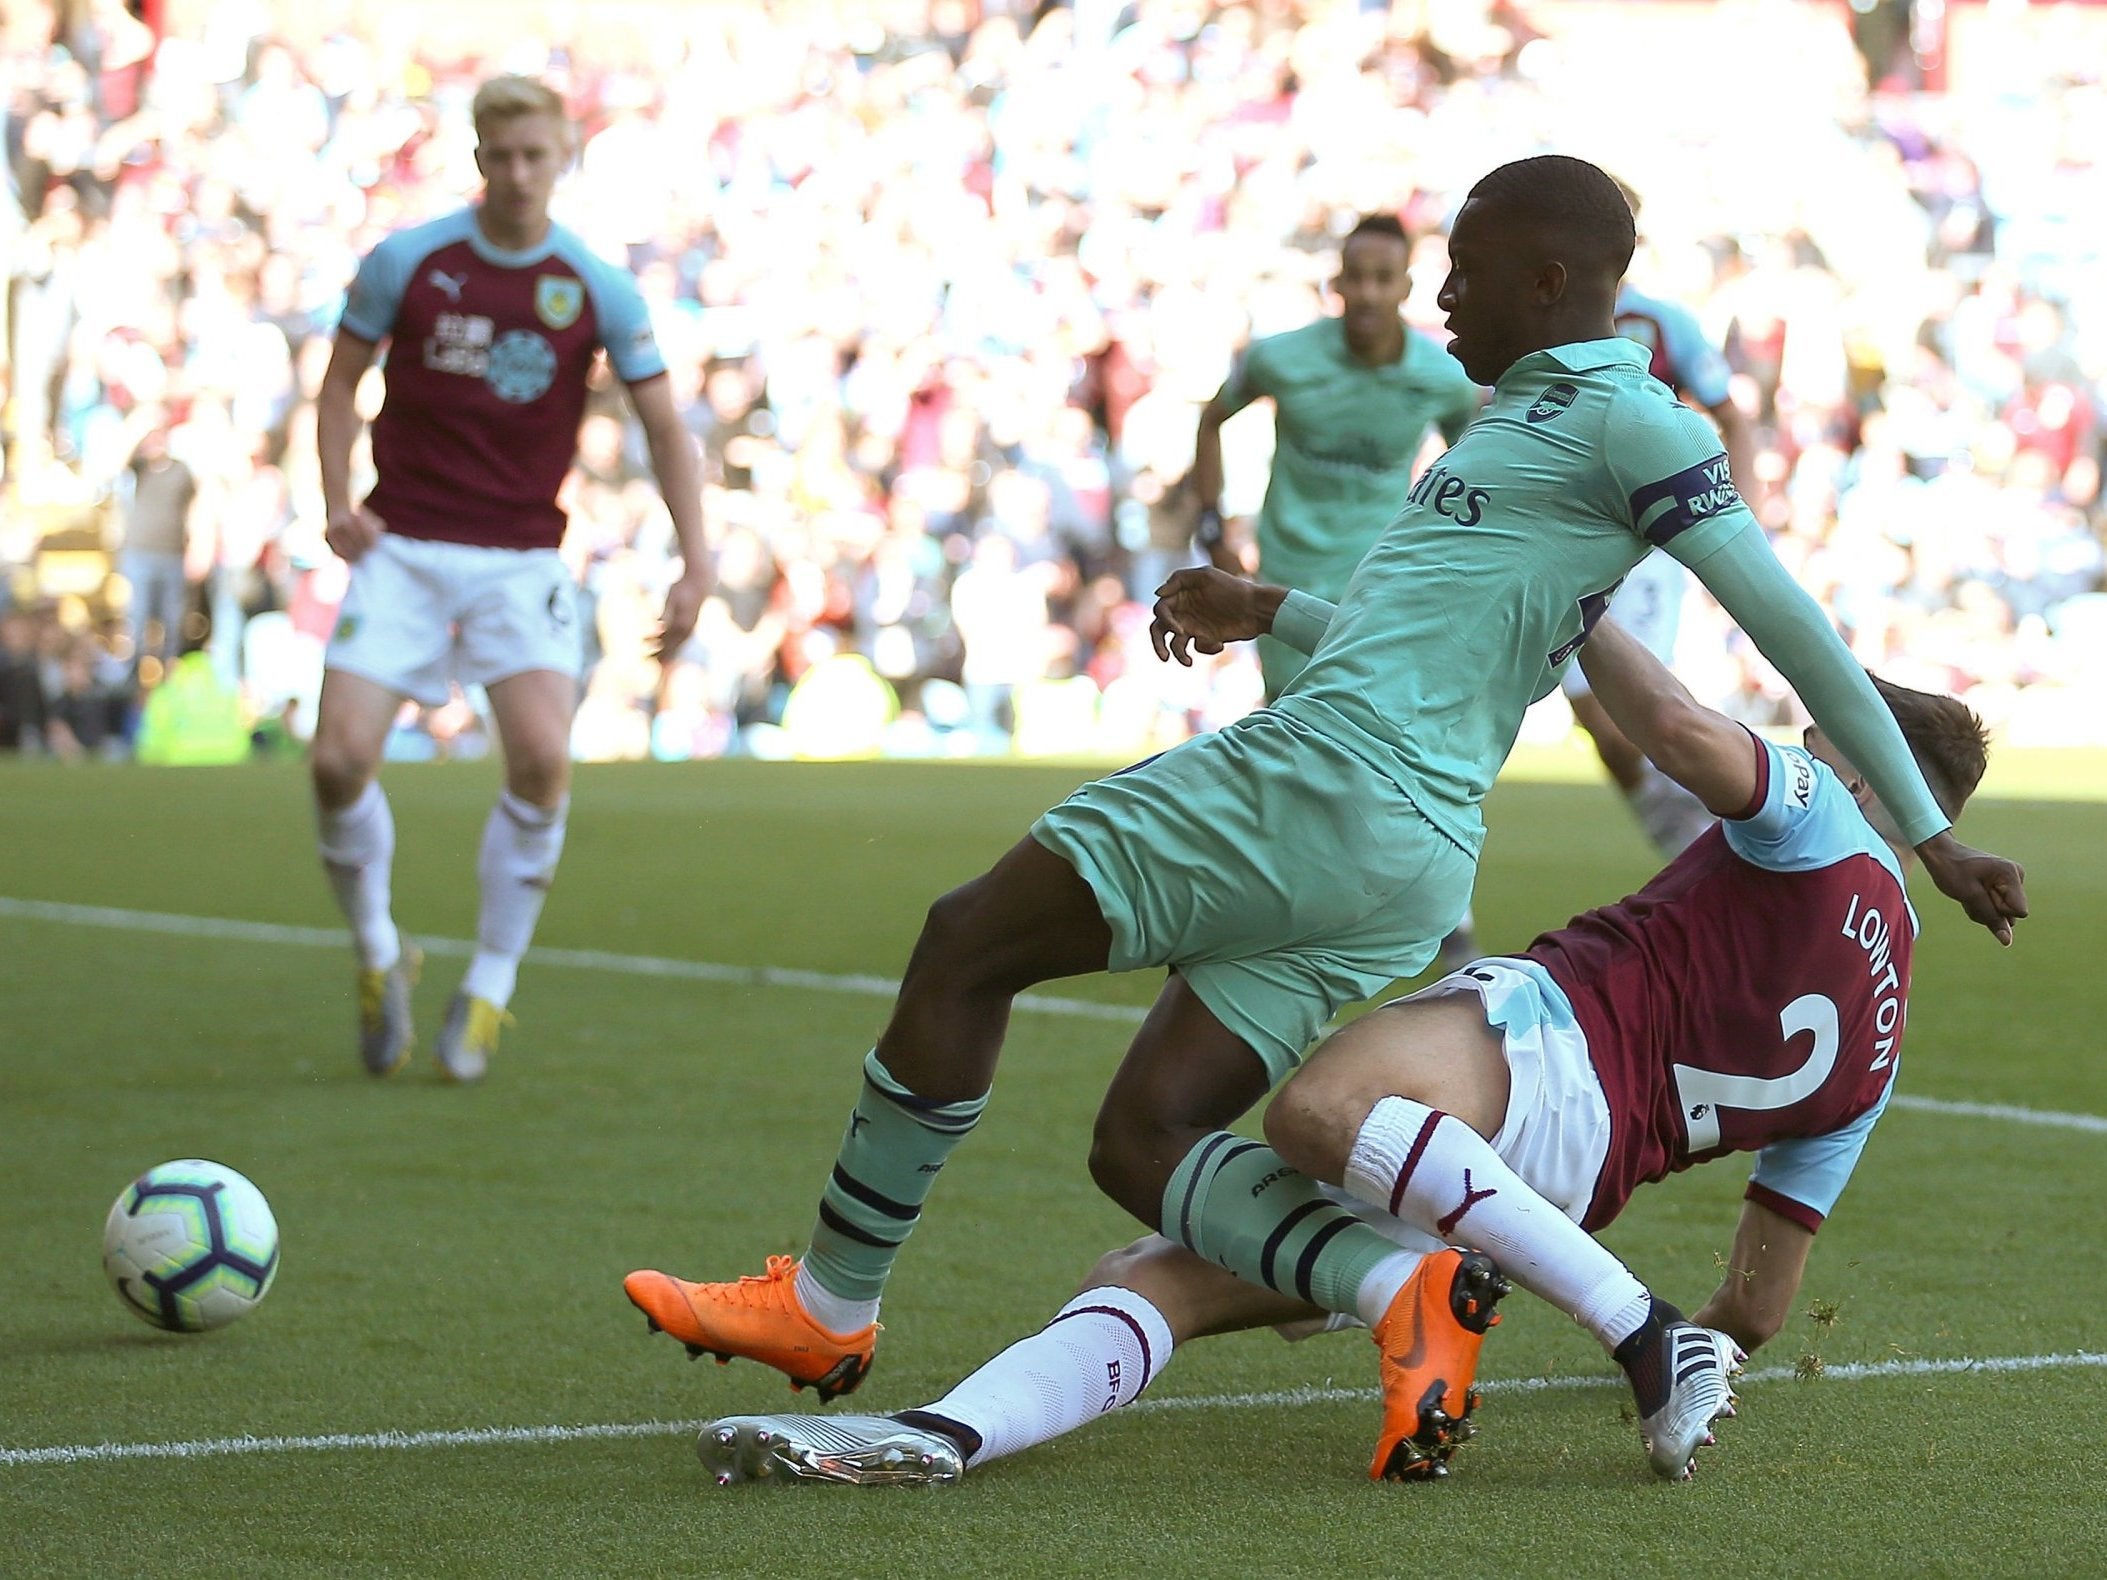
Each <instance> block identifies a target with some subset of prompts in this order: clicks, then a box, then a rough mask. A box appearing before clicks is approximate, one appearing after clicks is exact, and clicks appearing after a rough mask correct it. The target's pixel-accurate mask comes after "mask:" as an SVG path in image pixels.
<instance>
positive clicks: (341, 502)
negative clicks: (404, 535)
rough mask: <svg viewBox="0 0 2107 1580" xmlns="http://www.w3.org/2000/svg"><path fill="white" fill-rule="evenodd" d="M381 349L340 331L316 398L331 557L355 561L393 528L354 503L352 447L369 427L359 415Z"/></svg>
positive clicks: (318, 449) (317, 439)
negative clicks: (362, 389)
mask: <svg viewBox="0 0 2107 1580" xmlns="http://www.w3.org/2000/svg"><path fill="white" fill-rule="evenodd" d="M379 349H380V347H379V346H378V344H376V343H375V342H374V341H371V340H368V339H366V338H365V337H364V336H363V335H357V334H353V333H352V332H351V331H350V330H348V329H340V330H338V331H337V338H336V345H335V347H334V349H333V350H332V351H331V352H330V354H329V369H328V371H327V372H325V373H324V374H323V375H322V388H321V389H320V390H319V391H318V392H317V393H316V395H315V454H316V459H317V461H318V462H319V463H320V465H321V469H322V508H323V509H324V510H325V511H326V512H327V514H328V524H327V526H326V527H325V528H324V531H323V538H324V540H325V541H326V542H327V543H328V544H329V548H330V552H331V553H333V554H335V555H337V556H338V557H339V558H341V559H343V560H346V561H348V562H352V563H356V562H357V560H358V558H359V556H360V555H362V554H364V553H365V552H366V551H367V550H368V549H370V548H372V547H373V545H374V544H376V543H378V542H379V541H380V535H381V533H382V532H384V531H386V530H387V529H386V526H385V524H384V523H383V522H382V521H381V519H380V518H379V517H378V516H376V515H374V514H373V513H372V512H371V511H368V510H362V509H360V508H359V507H358V506H356V505H354V504H353V503H352V499H351V447H352V445H354V444H356V443H357V442H358V431H359V429H360V428H361V427H363V426H364V424H363V423H362V422H361V420H360V418H359V414H358V386H359V380H360V379H362V378H364V377H365V376H366V369H368V368H370V367H372V366H373V358H374V354H375V353H376V352H378V351H379Z"/></svg>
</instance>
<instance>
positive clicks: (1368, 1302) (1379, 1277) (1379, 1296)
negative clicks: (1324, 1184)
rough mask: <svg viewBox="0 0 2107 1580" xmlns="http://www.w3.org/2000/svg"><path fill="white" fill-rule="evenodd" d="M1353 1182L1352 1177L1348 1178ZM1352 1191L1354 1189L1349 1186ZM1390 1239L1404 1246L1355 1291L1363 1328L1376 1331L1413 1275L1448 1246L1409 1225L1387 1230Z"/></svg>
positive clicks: (1381, 1263) (1395, 1225)
mask: <svg viewBox="0 0 2107 1580" xmlns="http://www.w3.org/2000/svg"><path fill="white" fill-rule="evenodd" d="M1347 1177H1348V1179H1349V1180H1350V1179H1351V1178H1352V1176H1351V1175H1348V1176H1347ZM1348 1188H1349V1189H1351V1188H1352V1187H1351V1186H1350V1185H1349V1186H1348ZM1384 1233H1385V1234H1386V1235H1388V1237H1389V1238H1390V1239H1393V1240H1398V1241H1401V1242H1403V1244H1402V1246H1401V1248H1400V1249H1398V1250H1396V1251H1393V1252H1391V1253H1390V1254H1389V1255H1388V1256H1386V1257H1384V1258H1383V1259H1382V1260H1381V1261H1380V1262H1378V1263H1376V1264H1375V1266H1373V1267H1371V1268H1370V1269H1368V1271H1367V1272H1366V1273H1365V1274H1364V1275H1363V1276H1362V1278H1361V1287H1360V1288H1359V1289H1357V1290H1355V1291H1354V1300H1353V1306H1354V1310H1355V1311H1356V1312H1357V1313H1359V1315H1360V1318H1361V1326H1363V1327H1366V1328H1372V1327H1374V1326H1375V1325H1376V1324H1377V1323H1378V1322H1380V1321H1382V1320H1383V1313H1384V1312H1386V1311H1388V1310H1389V1309H1390V1302H1391V1301H1393V1300H1395V1299H1396V1298H1397V1292H1398V1291H1399V1290H1400V1289H1403V1288H1404V1287H1405V1285H1406V1284H1408V1283H1410V1282H1411V1279H1412V1275H1413V1274H1414V1273H1416V1272H1418V1271H1419V1264H1420V1263H1421V1262H1424V1261H1425V1260H1426V1259H1427V1258H1428V1257H1429V1256H1431V1255H1433V1253H1434V1252H1436V1251H1439V1250H1441V1249H1442V1248H1443V1247H1444V1245H1445V1243H1446V1242H1444V1241H1442V1240H1438V1239H1436V1238H1435V1237H1434V1236H1433V1235H1431V1234H1425V1233H1422V1232H1421V1231H1420V1230H1418V1229H1416V1228H1414V1227H1413V1226H1412V1225H1410V1224H1405V1223H1394V1224H1392V1225H1391V1227H1389V1228H1388V1229H1386V1230H1384Z"/></svg>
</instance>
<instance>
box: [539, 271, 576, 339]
mask: <svg viewBox="0 0 2107 1580" xmlns="http://www.w3.org/2000/svg"><path fill="white" fill-rule="evenodd" d="M584 309H585V282H584V281H583V280H580V279H576V278H574V277H573V276H571V275H568V274H544V275H542V276H540V277H539V278H538V279H536V280H535V282H534V313H535V316H536V317H537V318H539V319H540V320H541V321H542V322H543V323H545V324H547V325H548V326H549V327H550V328H551V329H568V328H570V327H571V325H573V324H575V323H577V322H578V315H579V313H581V312H582V311H584Z"/></svg>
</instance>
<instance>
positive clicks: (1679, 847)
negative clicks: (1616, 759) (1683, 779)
mask: <svg viewBox="0 0 2107 1580" xmlns="http://www.w3.org/2000/svg"><path fill="white" fill-rule="evenodd" d="M1628 799H1629V800H1630V801H1631V809H1632V811H1633V813H1634V814H1635V815H1636V816H1637V817H1638V819H1639V826H1640V827H1641V828H1643V829H1645V830H1646V837H1647V838H1648V839H1650V840H1652V841H1653V843H1654V846H1655V848H1656V849H1658V850H1659V851H1660V853H1661V854H1662V855H1664V856H1680V855H1681V854H1682V853H1683V852H1684V851H1685V850H1686V849H1688V848H1689V847H1690V846H1691V845H1692V844H1693V843H1695V842H1696V840H1697V837H1698V836H1699V835H1700V834H1702V833H1704V831H1705V830H1706V829H1708V828H1710V827H1711V826H1712V824H1713V822H1714V819H1713V816H1712V814H1711V812H1710V811H1709V810H1708V809H1707V808H1706V806H1705V804H1704V802H1702V801H1700V800H1698V798H1697V797H1696V796H1694V795H1692V794H1691V793H1690V792H1689V791H1688V790H1685V789H1684V788H1683V787H1682V786H1681V785H1679V784H1677V783H1676V782H1675V781H1674V780H1673V779H1671V778H1669V777H1668V776H1667V775H1666V774H1664V773H1662V772H1661V770H1660V769H1658V768H1656V767H1654V765H1653V764H1652V763H1642V764H1641V765H1640V768H1639V787H1638V788H1637V789H1636V790H1634V791H1632V792H1631V794H1630V796H1629V797H1628Z"/></svg>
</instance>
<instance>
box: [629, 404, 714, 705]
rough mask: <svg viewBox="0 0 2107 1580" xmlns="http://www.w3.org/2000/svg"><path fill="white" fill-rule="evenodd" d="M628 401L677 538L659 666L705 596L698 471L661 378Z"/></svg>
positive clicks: (682, 638)
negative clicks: (676, 577) (676, 568)
mask: <svg viewBox="0 0 2107 1580" xmlns="http://www.w3.org/2000/svg"><path fill="white" fill-rule="evenodd" d="M629 401H630V404H631V405H632V406H634V407H635V408H636V414H637V420H638V421H639V422H641V423H642V424H643V425H644V444H645V447H646V448H647V449H648V450H649V451H650V452H651V471H652V474H653V475H654V476H655V477H657V478H658V491H659V493H660V494H661V495H662V496H663V497H664V498H665V501H666V510H667V512H668V513H669V514H670V515H671V516H672V517H673V533H674V536H675V537H677V538H678V539H679V540H680V579H679V580H678V581H676V582H675V583H674V584H673V585H672V586H671V587H669V588H668V589H666V607H665V610H664V612H663V613H662V614H661V615H660V616H659V631H658V638H657V641H656V644H655V646H656V653H657V657H658V659H659V661H660V662H661V663H664V662H666V661H667V660H669V659H671V658H672V657H673V655H674V654H676V653H678V652H679V651H680V649H681V645H682V644H683V643H684V642H686V641H687V640H688V637H689V636H690V635H691V634H693V632H694V630H695V622H696V620H697V619H698V618H699V617H700V616H701V614H702V601H703V599H705V598H707V597H708V596H709V595H710V585H711V579H712V578H711V575H710V542H709V534H708V532H707V531H706V529H705V527H704V525H703V519H702V473H701V469H700V467H698V466H697V464H696V459H695V440H694V438H693V436H692V435H690V434H689V432H688V430H687V427H686V425H685V424H683V423H682V422H681V420H680V413H679V411H678V410H676V409H675V407H674V405H673V384H672V381H671V380H670V379H668V378H667V377H666V376H665V375H664V374H660V375H658V376H657V377H655V378H648V379H642V380H640V381H638V382H637V383H635V384H632V385H630V386H629Z"/></svg>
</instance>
